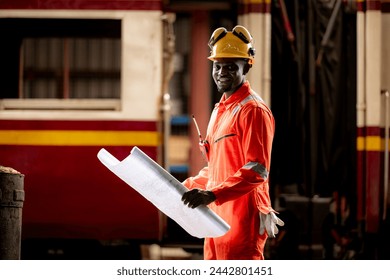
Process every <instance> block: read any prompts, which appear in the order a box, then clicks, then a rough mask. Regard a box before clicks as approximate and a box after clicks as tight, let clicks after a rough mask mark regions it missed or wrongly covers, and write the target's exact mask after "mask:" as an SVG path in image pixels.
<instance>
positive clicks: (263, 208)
mask: <svg viewBox="0 0 390 280" xmlns="http://www.w3.org/2000/svg"><path fill="white" fill-rule="evenodd" d="M259 211H260V212H261V213H263V214H265V215H267V214H269V213H271V212H273V213H276V214H279V212H277V211H275V210H274V209H273V208H272V207H271V206H266V205H263V206H260V207H259Z"/></svg>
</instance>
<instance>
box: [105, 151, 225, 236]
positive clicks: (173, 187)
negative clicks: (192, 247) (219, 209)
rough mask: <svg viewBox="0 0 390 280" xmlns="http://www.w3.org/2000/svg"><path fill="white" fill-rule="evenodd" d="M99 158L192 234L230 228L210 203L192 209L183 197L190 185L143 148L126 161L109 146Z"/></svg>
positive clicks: (216, 233)
mask: <svg viewBox="0 0 390 280" xmlns="http://www.w3.org/2000/svg"><path fill="white" fill-rule="evenodd" d="M98 158H99V160H100V161H101V162H102V163H103V164H104V165H105V166H106V167H107V168H108V169H110V170H111V171H112V172H113V173H114V174H115V175H117V176H118V177H119V178H121V179H122V180H123V181H125V182H126V183H127V184H128V185H129V186H131V187H132V188H133V189H135V190H136V191H137V192H139V193H140V194H141V195H142V196H143V197H145V198H146V199H147V200H149V201H150V202H151V203H153V204H154V205H155V206H156V207H157V208H158V209H159V210H160V211H161V212H163V213H164V214H165V215H167V216H168V217H170V218H171V219H173V220H174V221H175V222H177V223H178V224H179V225H180V226H181V227H182V228H184V229H185V230H186V231H187V232H188V233H189V234H191V235H192V236H195V237H198V238H204V237H218V236H222V235H224V234H225V233H226V232H227V231H228V230H229V229H230V226H229V225H228V224H227V223H226V222H225V221H224V220H222V219H221V217H219V216H218V215H217V214H215V213H214V212H213V211H211V210H210V209H209V208H208V207H206V206H199V207H197V208H195V209H192V208H189V207H188V206H186V205H184V203H183V202H182V201H181V197H182V195H183V194H184V192H186V191H187V190H188V189H187V188H186V187H185V186H183V184H181V183H180V182H179V181H178V180H177V179H176V178H174V177H173V176H172V175H171V174H169V173H168V172H167V171H166V170H165V169H163V168H162V167H161V166H160V165H158V164H157V163H156V162H155V161H153V160H152V159H151V158H150V157H148V156H147V155H146V154H145V153H144V152H142V151H141V150H140V149H139V148H137V147H134V148H133V149H132V150H131V153H130V155H129V156H128V157H127V158H125V159H124V160H123V161H119V160H118V159H116V158H115V157H114V156H113V155H111V154H110V153H109V152H107V151H106V150H105V149H101V150H100V151H99V153H98ZM140 211H142V209H140Z"/></svg>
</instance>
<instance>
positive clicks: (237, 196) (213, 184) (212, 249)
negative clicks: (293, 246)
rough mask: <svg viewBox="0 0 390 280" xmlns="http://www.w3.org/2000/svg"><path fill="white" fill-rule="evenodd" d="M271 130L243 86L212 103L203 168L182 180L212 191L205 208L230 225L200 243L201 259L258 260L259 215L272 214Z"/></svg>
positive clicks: (260, 105)
mask: <svg viewBox="0 0 390 280" xmlns="http://www.w3.org/2000/svg"><path fill="white" fill-rule="evenodd" d="M274 128H275V124H274V118H273V116H272V113H271V111H270V109H269V108H268V107H267V106H266V105H265V103H264V102H263V101H262V99H261V98H260V97H259V96H258V95H257V94H256V93H254V92H253V91H252V90H251V88H250V85H249V82H245V83H244V84H243V85H242V86H241V87H240V88H239V89H238V90H237V91H236V92H235V93H233V94H232V95H231V96H230V97H229V98H228V99H226V97H225V95H223V96H222V98H221V100H220V102H219V103H217V104H216V105H215V108H214V110H213V112H212V115H211V118H210V121H209V125H208V128H207V136H206V140H207V141H208V143H209V145H210V147H209V152H208V154H207V158H208V166H206V167H204V168H203V169H202V170H201V171H200V172H199V174H198V175H196V176H195V177H190V178H188V179H186V180H185V181H184V182H183V184H184V185H185V186H186V187H187V188H189V189H193V188H200V189H204V190H209V191H212V192H213V193H214V194H215V196H216V200H215V201H214V202H213V203H211V204H209V207H210V209H212V210H213V211H214V212H215V213H217V214H218V215H219V216H220V217H221V218H222V219H224V220H225V221H226V222H227V223H228V224H229V225H230V227H231V228H230V230H229V231H228V232H227V233H226V234H225V235H224V236H222V237H218V238H206V239H205V244H204V259H221V260H224V259H234V260H238V259H264V256H263V250H264V245H265V242H266V240H267V233H264V234H263V235H260V234H259V227H260V218H259V211H261V212H262V213H264V214H268V213H269V212H271V211H272V212H274V210H273V209H272V208H271V202H270V197H269V192H268V190H269V186H268V172H269V169H270V159H271V148H272V140H273V136H274Z"/></svg>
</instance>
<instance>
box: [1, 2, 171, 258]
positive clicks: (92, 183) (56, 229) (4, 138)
mask: <svg viewBox="0 0 390 280" xmlns="http://www.w3.org/2000/svg"><path fill="white" fill-rule="evenodd" d="M161 2H162V1H159V0H153V1H98V2H97V1H89V0H82V1H55V2H53V1H22V2H19V1H18V2H15V1H2V2H1V3H0V26H1V27H0V29H1V30H2V32H3V34H4V36H3V38H2V41H3V44H2V47H1V48H0V53H1V56H2V59H4V63H5V64H4V67H3V68H2V69H6V70H4V71H3V70H2V77H3V78H2V83H3V86H2V91H1V97H0V98H1V99H0V164H1V165H3V166H9V167H12V168H14V169H16V170H18V171H20V172H21V173H23V174H24V175H25V193H26V199H25V203H24V207H23V219H22V221H23V225H22V238H23V242H26V244H31V243H34V242H32V241H45V240H46V241H47V240H52V241H53V240H100V241H107V242H113V241H115V240H137V241H140V240H144V241H145V242H157V241H159V240H161V238H162V236H163V234H164V229H165V221H166V219H165V217H164V216H163V215H162V214H161V213H160V212H159V211H158V209H156V207H154V206H153V205H152V204H151V203H149V202H148V201H147V200H146V199H144V198H143V197H141V196H140V195H139V194H137V193H136V192H135V191H134V190H132V189H131V188H129V187H128V186H127V185H125V184H124V183H123V182H122V181H121V180H120V179H118V178H117V177H116V176H115V175H113V174H112V173H111V172H109V171H108V170H107V169H106V168H105V167H104V166H103V165H102V164H101V163H100V161H99V160H98V159H97V157H96V155H97V153H98V151H99V150H100V149H101V148H106V149H107V150H108V151H110V153H112V154H113V155H115V156H116V157H117V158H118V159H123V158H125V157H126V156H127V155H128V154H129V153H130V150H131V148H132V147H133V146H138V147H139V148H141V149H142V150H143V151H144V152H146V153H147V154H148V155H149V156H150V157H151V158H153V159H154V160H156V161H158V162H160V163H161V164H162V160H163V147H162V143H163V139H164V138H163V136H162V135H163V134H162V127H163V125H162V124H163V115H162V114H161V111H162V105H163V104H162V102H161V100H162V92H163V90H164V86H163V83H164V81H165V80H166V77H165V76H164V71H163V69H164V65H165V63H166V60H164V58H163V52H164V39H163V38H165V37H167V36H163V34H164V32H165V31H166V30H167V29H169V28H166V27H167V26H168V25H169V24H171V23H169V22H168V21H167V20H166V19H167V17H165V16H164V14H163V12H162V3H161ZM168 37H169V36H168ZM28 242H30V243H28ZM39 244H40V245H39V246H42V244H43V243H39ZM27 247H28V246H27V245H26V246H25V247H23V248H27ZM23 248H22V249H23ZM35 249H37V247H35ZM56 252H57V251H56ZM22 253H23V252H22ZM29 253H32V252H29ZM57 253H58V252H57ZM60 253H61V254H63V253H64V252H63V248H62V249H61V250H60ZM22 256H23V254H22ZM28 257H31V258H33V257H35V256H33V255H29V256H28ZM64 257H66V256H64ZM76 257H82V256H81V255H78V256H76ZM88 257H89V258H91V256H88ZM106 257H107V255H106Z"/></svg>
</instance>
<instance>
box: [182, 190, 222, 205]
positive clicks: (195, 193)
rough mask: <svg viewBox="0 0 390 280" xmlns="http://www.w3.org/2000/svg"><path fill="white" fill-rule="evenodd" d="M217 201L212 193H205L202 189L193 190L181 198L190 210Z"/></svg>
mask: <svg viewBox="0 0 390 280" xmlns="http://www.w3.org/2000/svg"><path fill="white" fill-rule="evenodd" d="M215 199H216V197H215V195H214V193H213V192H211V191H204V190H200V189H193V190H190V191H188V192H185V193H184V194H183V196H182V198H181V200H182V201H183V202H184V204H185V205H188V207H190V208H196V207H198V206H199V205H208V204H210V203H211V202H213V201H214V200H215Z"/></svg>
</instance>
